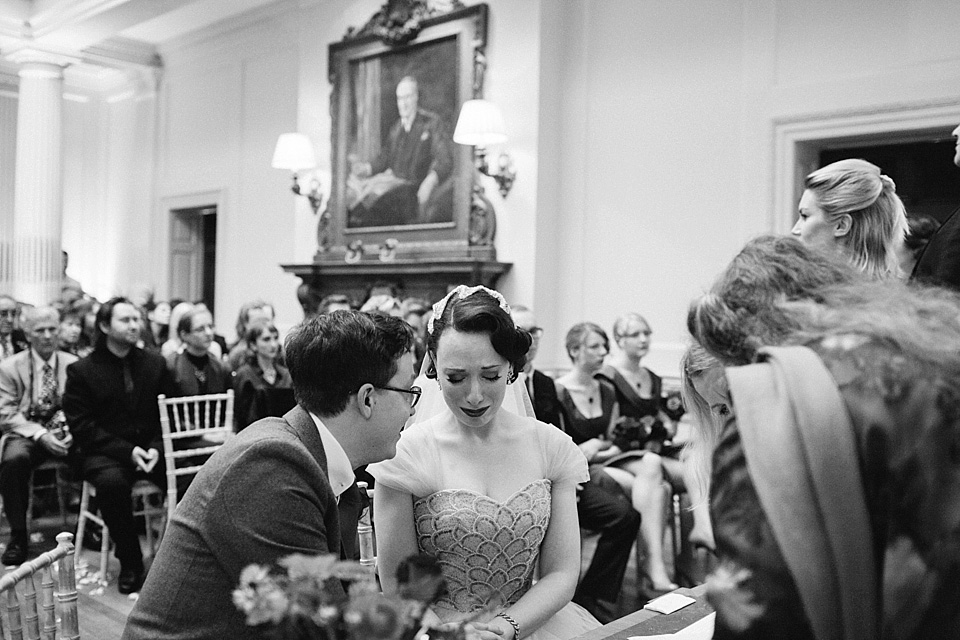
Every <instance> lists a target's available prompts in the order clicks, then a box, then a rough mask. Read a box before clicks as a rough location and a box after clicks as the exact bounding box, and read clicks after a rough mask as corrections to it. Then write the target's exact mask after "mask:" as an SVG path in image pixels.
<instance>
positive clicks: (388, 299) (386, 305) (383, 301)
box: [360, 294, 403, 318]
mask: <svg viewBox="0 0 960 640" xmlns="http://www.w3.org/2000/svg"><path fill="white" fill-rule="evenodd" d="M360 311H379V312H380V313H386V314H388V315H391V316H396V317H398V318H400V317H402V313H403V312H402V310H401V307H400V300H399V299H397V298H395V297H393V296H390V295H387V294H378V295H374V296H370V298H368V299H367V301H366V302H364V303H363V306H361V307H360Z"/></svg>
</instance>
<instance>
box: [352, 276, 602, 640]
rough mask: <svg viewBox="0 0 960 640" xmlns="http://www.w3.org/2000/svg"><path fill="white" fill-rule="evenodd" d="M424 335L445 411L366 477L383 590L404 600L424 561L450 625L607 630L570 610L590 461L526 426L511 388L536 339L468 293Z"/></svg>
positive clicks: (424, 422) (496, 301)
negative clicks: (433, 571) (434, 562)
mask: <svg viewBox="0 0 960 640" xmlns="http://www.w3.org/2000/svg"><path fill="white" fill-rule="evenodd" d="M427 331H428V335H427V354H428V356H427V359H426V360H425V362H424V373H425V375H426V377H427V378H430V379H431V380H424V381H422V384H421V386H422V387H424V389H425V390H426V391H430V390H433V389H437V390H438V391H439V395H441V396H442V402H440V401H439V400H435V401H434V402H433V403H432V404H433V407H432V408H431V406H429V405H430V404H431V402H430V400H429V399H428V398H427V397H425V398H424V403H423V404H424V405H425V406H424V407H422V408H421V409H420V411H419V412H418V416H417V420H418V421H417V423H416V424H414V425H413V426H412V427H408V428H407V429H406V430H404V432H403V434H402V435H401V438H400V442H399V444H398V446H397V456H396V458H394V459H393V460H388V461H385V462H381V463H377V464H375V465H370V467H368V470H369V471H370V472H371V473H372V474H373V475H374V477H375V478H376V480H377V489H376V492H375V494H374V511H375V513H376V518H377V527H376V530H377V556H378V558H377V560H378V565H379V573H380V579H381V583H382V585H383V589H384V591H385V592H387V593H391V592H393V591H395V590H396V588H397V584H396V578H395V574H396V569H397V565H398V564H399V562H400V561H401V560H402V559H403V558H406V557H408V556H410V555H412V554H414V553H418V552H422V553H428V554H431V555H433V556H435V557H436V558H437V559H438V561H439V562H440V565H441V567H442V570H443V575H444V578H445V579H446V582H447V589H448V594H447V595H446V596H444V598H443V599H441V600H440V602H438V603H437V605H435V606H434V612H435V613H436V614H437V616H438V617H439V619H440V620H441V621H443V622H451V621H458V620H463V619H468V618H475V621H474V623H473V625H474V627H475V628H476V629H477V630H478V631H479V635H480V637H481V638H483V639H485V640H518V639H519V638H522V637H530V638H534V639H535V640H557V639H559V640H566V639H567V638H571V637H574V636H577V635H579V634H581V633H584V632H585V631H589V630H590V629H594V628H596V627H598V626H599V623H598V622H597V621H596V620H595V619H594V618H593V617H592V616H590V614H589V613H587V612H586V611H585V610H584V609H582V608H581V607H579V606H578V605H576V604H573V603H571V602H570V599H571V598H572V597H573V592H574V589H575V588H576V585H577V578H578V576H579V572H580V533H579V527H578V523H577V506H576V490H577V485H578V484H579V483H581V482H585V481H587V480H588V479H589V475H588V473H587V463H586V459H585V458H584V457H583V454H582V453H580V450H579V449H578V448H577V447H576V445H574V444H573V441H572V440H571V439H570V437H569V436H568V435H566V434H564V433H563V432H562V431H560V430H559V429H557V428H556V427H553V426H551V425H547V424H544V423H542V422H538V421H537V420H536V419H534V418H532V417H528V416H529V415H532V410H530V409H529V406H530V402H529V399H528V398H527V397H526V396H525V395H524V394H523V393H522V391H520V389H522V386H523V385H515V386H514V385H512V383H513V382H514V381H515V380H516V378H517V374H518V373H519V372H520V371H521V370H522V369H523V365H524V362H525V360H526V353H527V350H528V349H529V348H530V343H531V338H530V335H529V334H528V333H527V332H526V331H524V330H523V329H518V328H517V327H516V326H514V324H513V321H512V320H511V318H510V311H509V307H508V306H507V304H506V302H505V301H504V299H503V297H502V296H501V295H500V294H499V293H497V292H496V291H491V290H489V289H486V288H485V287H471V288H468V287H465V286H462V285H461V286H459V287H457V288H456V289H454V290H453V291H452V292H451V293H450V294H449V295H447V297H445V298H444V299H443V300H441V301H440V302H438V303H437V304H436V305H435V306H434V315H433V319H432V320H431V322H430V324H429V325H428V329H427ZM433 384H436V385H437V387H433ZM508 384H509V385H511V386H510V387H508ZM508 391H510V393H508ZM427 395H428V394H426V393H425V396H427ZM505 396H507V402H504V399H505ZM538 562H539V576H538V577H537V579H536V583H535V584H534V577H535V576H534V569H535V567H537V566H538Z"/></svg>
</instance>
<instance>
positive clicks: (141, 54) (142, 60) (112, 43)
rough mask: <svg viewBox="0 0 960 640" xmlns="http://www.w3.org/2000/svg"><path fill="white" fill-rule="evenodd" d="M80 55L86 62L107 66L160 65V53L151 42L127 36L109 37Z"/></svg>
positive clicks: (137, 66) (151, 66) (150, 66)
mask: <svg viewBox="0 0 960 640" xmlns="http://www.w3.org/2000/svg"><path fill="white" fill-rule="evenodd" d="M80 56H81V57H82V58H83V61H84V62H85V63H88V64H95V65H102V66H107V67H119V68H127V67H136V68H140V67H148V68H154V67H162V66H163V62H162V61H161V60H160V54H158V53H157V48H156V47H154V46H153V45H152V44H148V43H146V42H140V41H139V40H131V39H129V38H120V37H116V38H110V39H108V40H104V41H102V42H100V43H98V44H95V45H93V46H92V47H87V48H86V49H84V50H83V51H82V52H81V53H80Z"/></svg>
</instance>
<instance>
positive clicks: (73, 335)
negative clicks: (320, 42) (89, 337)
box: [58, 309, 93, 358]
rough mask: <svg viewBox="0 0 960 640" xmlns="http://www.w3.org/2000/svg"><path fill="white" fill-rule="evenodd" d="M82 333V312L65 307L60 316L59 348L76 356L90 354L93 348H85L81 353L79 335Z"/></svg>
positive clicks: (80, 356)
mask: <svg viewBox="0 0 960 640" xmlns="http://www.w3.org/2000/svg"><path fill="white" fill-rule="evenodd" d="M82 335H83V313H82V312H81V311H79V310H77V309H66V310H65V311H64V312H63V315H61V316H60V335H59V338H58V340H59V341H60V346H59V349H60V350H61V351H66V352H67V353H72V354H73V355H75V356H77V357H78V358H82V357H84V356H86V355H89V354H90V351H93V349H87V350H86V351H85V352H83V353H82V355H81V348H82V345H81V344H80V337H81V336H82Z"/></svg>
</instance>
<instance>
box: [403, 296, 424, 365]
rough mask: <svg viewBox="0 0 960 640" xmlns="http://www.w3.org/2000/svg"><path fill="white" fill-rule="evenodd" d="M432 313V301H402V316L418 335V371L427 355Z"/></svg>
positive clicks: (415, 351) (416, 352) (415, 346)
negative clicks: (428, 323) (428, 327)
mask: <svg viewBox="0 0 960 640" xmlns="http://www.w3.org/2000/svg"><path fill="white" fill-rule="evenodd" d="M430 314H431V311H430V303H429V302H427V301H426V300H424V299H422V298H404V299H403V302H401V303H400V317H401V318H403V319H404V321H405V322H406V323H407V324H409V325H410V326H411V327H413V333H414V334H415V335H416V336H417V342H416V344H415V345H414V349H413V350H414V355H415V356H416V364H417V371H419V370H420V365H422V364H423V358H424V357H425V356H426V355H427V321H428V320H429V319H430Z"/></svg>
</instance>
